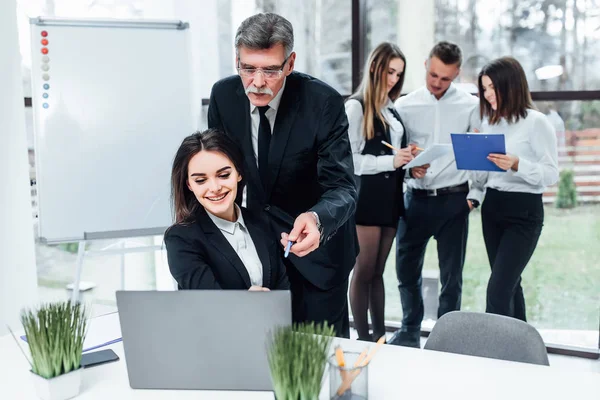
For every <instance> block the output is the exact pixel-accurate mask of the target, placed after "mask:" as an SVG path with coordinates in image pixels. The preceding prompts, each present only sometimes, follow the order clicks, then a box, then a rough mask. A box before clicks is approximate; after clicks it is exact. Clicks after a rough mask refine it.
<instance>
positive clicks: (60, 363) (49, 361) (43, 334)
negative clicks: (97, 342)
mask: <svg viewBox="0 0 600 400" xmlns="http://www.w3.org/2000/svg"><path fill="white" fill-rule="evenodd" d="M21 324H22V325H23V328H24V329H25V336H26V337H27V344H28V346H29V352H30V353H31V360H30V361H29V362H30V364H31V373H32V377H33V380H34V384H35V387H36V391H37V394H38V396H39V397H40V398H41V399H42V400H66V399H70V398H72V397H75V396H77V395H78V394H79V391H80V388H81V367H80V364H81V354H82V351H83V341H84V339H85V335H86V329H87V319H86V312H85V306H83V305H81V304H79V303H71V302H70V301H66V302H59V303H48V304H44V305H42V306H40V307H39V308H38V309H36V310H23V311H22V312H21Z"/></svg>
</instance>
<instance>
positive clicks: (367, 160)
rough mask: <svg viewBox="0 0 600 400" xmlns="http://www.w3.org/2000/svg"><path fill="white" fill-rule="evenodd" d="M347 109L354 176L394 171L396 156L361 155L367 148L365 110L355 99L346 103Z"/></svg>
mask: <svg viewBox="0 0 600 400" xmlns="http://www.w3.org/2000/svg"><path fill="white" fill-rule="evenodd" d="M345 107H346V115H347V116H348V137H349V139H350V147H351V149H352V160H353V161H354V174H356V175H375V174H378V173H380V172H386V171H394V170H395V168H394V156H391V155H384V156H374V155H371V154H361V153H362V151H363V149H364V148H365V137H364V135H363V120H364V117H363V108H362V106H361V104H360V102H359V101H358V100H354V99H350V100H348V101H346V105H345Z"/></svg>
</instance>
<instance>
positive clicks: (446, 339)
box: [424, 311, 550, 365]
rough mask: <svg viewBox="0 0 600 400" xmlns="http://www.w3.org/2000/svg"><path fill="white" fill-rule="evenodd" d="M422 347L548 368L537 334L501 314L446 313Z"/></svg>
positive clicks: (543, 348)
mask: <svg viewBox="0 0 600 400" xmlns="http://www.w3.org/2000/svg"><path fill="white" fill-rule="evenodd" d="M424 348H425V349H427V350H437V351H444V352H448V353H457V354H466V355H470V356H479V357H487V358H497V359H500V360H509V361H519V362H524V363H530V364H539V365H550V363H549V362H548V353H547V352H546V345H545V344H544V341H543V339H542V337H541V336H540V334H539V333H538V331H537V330H536V329H535V328H534V327H532V326H531V325H529V324H527V323H526V322H523V321H521V320H518V319H515V318H510V317H505V316H503V315H495V314H484V313H474V312H467V311H453V312H450V313H448V314H445V315H443V316H442V317H441V318H440V319H439V320H438V321H437V322H436V324H435V326H434V327H433V330H432V331H431V334H430V335H429V338H428V339H427V342H426V343H425V346H424Z"/></svg>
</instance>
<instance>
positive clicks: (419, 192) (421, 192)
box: [409, 182, 469, 197]
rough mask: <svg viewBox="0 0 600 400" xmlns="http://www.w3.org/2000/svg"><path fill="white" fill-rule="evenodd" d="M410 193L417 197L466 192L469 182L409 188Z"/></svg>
mask: <svg viewBox="0 0 600 400" xmlns="http://www.w3.org/2000/svg"><path fill="white" fill-rule="evenodd" d="M409 190H410V191H411V193H412V194H413V195H415V196H418V197H429V196H440V195H443V194H450V193H468V192H469V184H468V183H467V182H465V183H461V184H460V185H456V186H447V187H443V188H439V189H413V188H410V189H409Z"/></svg>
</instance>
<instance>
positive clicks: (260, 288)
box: [248, 285, 271, 292]
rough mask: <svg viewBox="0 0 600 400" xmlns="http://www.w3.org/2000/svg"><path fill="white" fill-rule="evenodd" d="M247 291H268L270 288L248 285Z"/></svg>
mask: <svg viewBox="0 0 600 400" xmlns="http://www.w3.org/2000/svg"><path fill="white" fill-rule="evenodd" d="M248 291H249V292H270V291H271V290H270V289H269V288H266V287H262V286H254V285H252V286H250V289H248Z"/></svg>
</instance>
